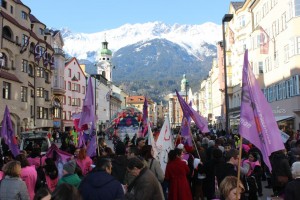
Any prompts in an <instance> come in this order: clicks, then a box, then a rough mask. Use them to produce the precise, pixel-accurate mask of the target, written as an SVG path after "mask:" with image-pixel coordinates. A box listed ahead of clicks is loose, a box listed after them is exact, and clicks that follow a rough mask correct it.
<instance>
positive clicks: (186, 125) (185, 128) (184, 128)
mask: <svg viewBox="0 0 300 200" xmlns="http://www.w3.org/2000/svg"><path fill="white" fill-rule="evenodd" d="M190 124H191V118H190V117H185V116H183V118H182V122H181V136H182V137H183V138H184V142H183V144H187V145H188V146H193V143H192V137H191V128H190Z"/></svg>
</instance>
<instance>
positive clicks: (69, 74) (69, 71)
mask: <svg viewBox="0 0 300 200" xmlns="http://www.w3.org/2000/svg"><path fill="white" fill-rule="evenodd" d="M71 75H72V71H71V69H68V76H69V77H71Z"/></svg>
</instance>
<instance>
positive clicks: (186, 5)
mask: <svg viewBox="0 0 300 200" xmlns="http://www.w3.org/2000/svg"><path fill="white" fill-rule="evenodd" d="M238 1H240V0H238ZM22 2H23V3H24V4H25V5H27V6H28V7H30V9H31V13H32V14H33V15H34V16H35V17H36V18H38V19H39V20H40V21H41V22H43V23H44V24H45V25H47V27H53V28H57V29H60V28H65V27H67V28H69V29H70V30H71V31H72V32H80V33H95V32H100V31H104V30H110V29H114V28H118V27H120V26H122V25H124V24H126V23H130V24H135V23H146V22H153V21H161V22H164V23H166V24H174V23H178V24H202V23H204V22H214V23H216V24H221V22H222V17H223V16H224V14H226V13H227V12H228V10H229V3H230V0H186V1H179V0H147V1H146V0H112V1H109V0H106V1H103V0H85V1H82V0H80V1H79V0H73V1H71V0H43V1H39V0H22Z"/></svg>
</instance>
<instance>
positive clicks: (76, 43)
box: [61, 22, 222, 62]
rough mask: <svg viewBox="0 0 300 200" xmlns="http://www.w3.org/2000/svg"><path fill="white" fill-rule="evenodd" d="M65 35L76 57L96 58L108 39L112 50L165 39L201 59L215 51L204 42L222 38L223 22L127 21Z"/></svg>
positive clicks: (70, 49) (66, 32) (91, 59)
mask: <svg viewBox="0 0 300 200" xmlns="http://www.w3.org/2000/svg"><path fill="white" fill-rule="evenodd" d="M61 33H62V36H63V38H64V43H65V46H64V51H65V52H66V53H67V54H69V55H71V56H75V57H77V59H87V60H90V61H91V62H94V61H95V59H96V58H97V54H98V52H99V51H100V50H101V48H102V45H101V43H102V42H103V41H104V40H105V39H106V41H107V42H108V43H109V44H108V48H109V49H110V50H112V52H113V53H114V52H116V51H117V50H118V49H120V48H122V47H125V46H127V45H131V44H135V43H137V42H143V41H147V40H152V39H157V38H158V39H166V40H169V41H171V42H173V43H176V44H178V45H180V46H181V47H183V48H184V49H186V50H187V52H188V53H189V54H191V55H194V56H196V57H197V58H199V59H200V60H201V57H203V56H211V55H212V54H214V53H215V52H211V51H209V49H207V48H203V47H202V46H203V44H212V45H215V44H216V43H217V42H218V41H220V40H221V36H222V30H221V26H220V25H217V24H214V23H211V22H207V23H204V24H201V25H180V24H174V25H167V24H164V23H162V22H149V23H145V24H125V25H123V26H121V27H119V28H116V29H112V30H107V31H102V32H98V33H92V34H85V33H72V32H71V31H69V30H67V29H63V30H61Z"/></svg>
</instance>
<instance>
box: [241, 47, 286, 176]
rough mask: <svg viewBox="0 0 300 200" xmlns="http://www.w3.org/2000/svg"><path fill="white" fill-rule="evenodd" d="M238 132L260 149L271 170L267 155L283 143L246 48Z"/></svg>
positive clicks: (279, 147)
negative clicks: (250, 65)
mask: <svg viewBox="0 0 300 200" xmlns="http://www.w3.org/2000/svg"><path fill="white" fill-rule="evenodd" d="M239 133H240V135H241V136H243V137H244V138H246V139H247V140H248V141H249V142H251V143H252V144H254V145H255V146H256V147H257V148H258V149H260V151H261V153H262V155H263V158H264V162H265V163H266V165H267V166H268V168H269V169H270V171H271V170H272V167H271V163H270V160H269V156H270V155H271V153H272V152H275V151H278V150H282V149H284V145H283V142H282V139H281V135H280V130H279V129H278V125H277V123H276V120H275V118H274V115H273V112H272V108H271V106H270V104H269V103H268V102H267V100H266V99H265V96H264V94H263V93H262V91H261V88H260V86H259V84H258V82H257V80H256V79H255V76H254V74H253V73H252V70H251V68H250V67H249V62H248V50H246V51H245V56H244V67H243V81H242V103H241V114H240V127H239Z"/></svg>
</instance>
